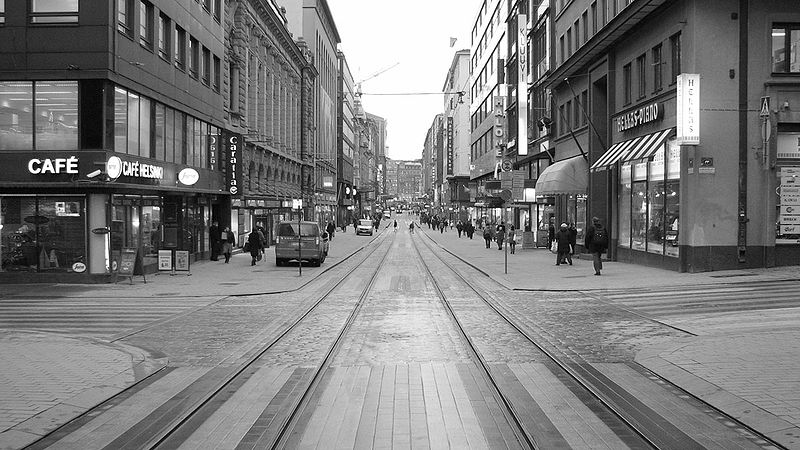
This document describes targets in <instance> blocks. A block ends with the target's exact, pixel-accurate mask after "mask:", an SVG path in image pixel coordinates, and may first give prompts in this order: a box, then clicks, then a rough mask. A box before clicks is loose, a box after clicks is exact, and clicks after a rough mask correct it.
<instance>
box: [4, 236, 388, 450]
mask: <svg viewBox="0 0 800 450" xmlns="http://www.w3.org/2000/svg"><path fill="white" fill-rule="evenodd" d="M384 226H385V224H384ZM377 237H378V235H374V236H372V237H369V236H356V235H355V234H354V233H353V228H352V227H349V228H348V230H347V232H344V233H342V232H341V230H338V231H337V232H336V233H335V235H334V239H333V240H332V241H331V243H330V248H329V252H328V257H327V258H326V260H325V262H324V263H323V264H322V266H321V267H305V266H304V267H303V274H302V276H299V270H298V267H297V265H296V264H294V265H290V266H285V267H277V266H276V265H275V253H274V248H273V247H271V248H269V249H267V251H266V255H265V258H264V259H263V260H262V261H261V262H259V263H258V265H256V266H254V267H253V266H251V265H250V261H251V258H250V254H244V253H237V254H234V255H233V257H232V258H231V261H230V263H228V264H225V263H224V262H223V260H222V259H221V260H220V261H200V262H197V263H195V264H194V265H192V267H191V269H192V270H191V274H192V275H191V276H187V275H176V276H170V275H168V274H159V275H155V274H152V275H147V282H146V283H145V282H144V279H143V278H142V277H141V276H136V277H134V280H133V281H134V284H133V285H131V284H130V282H129V280H128V279H120V280H119V282H118V283H117V284H90V285H73V284H25V285H22V284H18V285H8V284H0V301H13V299H14V298H23V297H24V298H31V297H33V298H46V297H61V298H63V297H71V298H86V297H90V298H91V297H100V298H102V297H113V296H138V297H158V298H165V299H167V298H169V297H208V298H209V301H213V300H214V299H216V298H221V297H225V296H228V295H247V294H262V293H270V292H285V291H290V290H295V289H299V288H300V287H302V286H303V285H305V284H307V283H309V282H310V281H312V280H313V279H315V278H316V277H318V276H320V275H321V274H323V273H324V272H325V271H327V270H330V269H331V268H332V267H334V266H335V265H336V264H338V263H340V262H342V261H344V260H345V259H346V258H348V257H349V256H351V255H352V254H353V253H355V252H357V251H359V250H360V249H362V248H363V247H364V246H366V245H367V244H368V243H369V242H370V241H372V239H375V238H377ZM165 301H168V300H165ZM0 361H1V362H2V363H0V449H18V448H23V447H25V446H27V445H30V444H31V443H33V442H35V441H36V440H38V439H39V438H41V437H42V436H44V435H46V434H47V433H49V432H51V431H53V430H55V429H56V428H58V427H59V426H61V425H63V424H65V423H67V422H69V421H70V420H72V419H74V418H76V417H78V416H80V415H81V414H83V413H85V412H86V411H88V410H89V409H91V408H93V407H94V406H97V405H99V404H100V403H102V402H104V401H106V400H108V399H109V398H111V397H113V396H115V395H117V394H119V393H120V392H122V391H124V390H125V389H127V388H129V387H131V386H133V385H134V384H136V383H138V382H139V381H141V380H143V379H145V378H147V377H148V376H150V375H152V374H154V373H156V372H158V371H159V370H161V369H163V368H164V367H166V365H167V362H168V361H167V360H166V358H163V357H160V355H153V354H150V353H148V352H146V351H145V350H142V349H139V348H135V347H132V346H126V345H121V344H119V343H113V344H110V343H107V342H103V341H100V340H97V339H91V338H86V337H80V336H66V335H62V334H54V333H40V332H34V331H31V332H26V331H20V330H2V329H0Z"/></svg>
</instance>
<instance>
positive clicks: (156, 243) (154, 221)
mask: <svg viewBox="0 0 800 450" xmlns="http://www.w3.org/2000/svg"><path fill="white" fill-rule="evenodd" d="M160 201H161V200H160V199H159V198H158V197H154V198H150V199H148V198H145V199H143V204H148V203H152V204H153V205H154V206H142V213H141V215H140V217H141V219H140V221H141V223H140V229H141V231H142V239H141V243H142V262H143V263H144V264H145V265H148V264H156V262H157V260H158V250H159V248H161V203H160Z"/></svg>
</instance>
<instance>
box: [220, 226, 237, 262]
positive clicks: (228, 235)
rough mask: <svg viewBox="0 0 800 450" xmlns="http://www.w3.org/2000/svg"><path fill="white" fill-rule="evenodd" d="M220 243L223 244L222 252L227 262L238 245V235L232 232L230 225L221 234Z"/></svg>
mask: <svg viewBox="0 0 800 450" xmlns="http://www.w3.org/2000/svg"><path fill="white" fill-rule="evenodd" d="M220 243H221V244H222V254H223V255H224V256H225V264H227V263H229V262H230V260H231V253H233V246H234V245H236V237H235V236H234V235H233V232H231V229H230V227H225V229H224V230H223V231H222V236H220Z"/></svg>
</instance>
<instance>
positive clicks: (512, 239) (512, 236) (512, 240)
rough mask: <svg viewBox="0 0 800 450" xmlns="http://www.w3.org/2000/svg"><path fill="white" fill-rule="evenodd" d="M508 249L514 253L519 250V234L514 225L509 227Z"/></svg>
mask: <svg viewBox="0 0 800 450" xmlns="http://www.w3.org/2000/svg"><path fill="white" fill-rule="evenodd" d="M508 250H509V252H511V254H512V255H513V254H514V252H516V250H517V235H516V230H515V229H514V225H511V226H509V228H508Z"/></svg>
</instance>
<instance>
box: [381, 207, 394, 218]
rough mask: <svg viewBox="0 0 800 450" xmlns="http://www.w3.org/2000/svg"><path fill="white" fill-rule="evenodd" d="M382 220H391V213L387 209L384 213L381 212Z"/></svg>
mask: <svg viewBox="0 0 800 450" xmlns="http://www.w3.org/2000/svg"><path fill="white" fill-rule="evenodd" d="M383 218H384V219H391V218H392V213H391V212H390V211H389V210H388V209H387V210H386V211H384V212H383Z"/></svg>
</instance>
